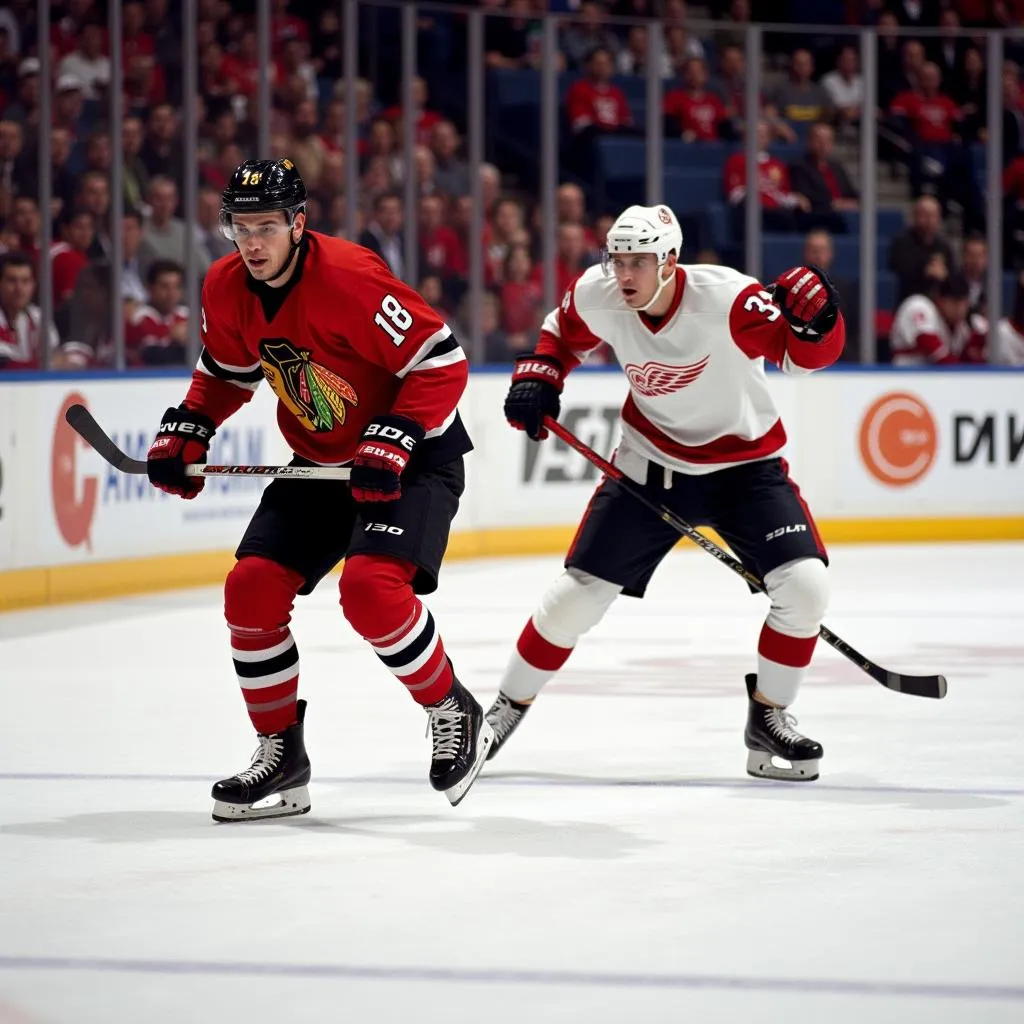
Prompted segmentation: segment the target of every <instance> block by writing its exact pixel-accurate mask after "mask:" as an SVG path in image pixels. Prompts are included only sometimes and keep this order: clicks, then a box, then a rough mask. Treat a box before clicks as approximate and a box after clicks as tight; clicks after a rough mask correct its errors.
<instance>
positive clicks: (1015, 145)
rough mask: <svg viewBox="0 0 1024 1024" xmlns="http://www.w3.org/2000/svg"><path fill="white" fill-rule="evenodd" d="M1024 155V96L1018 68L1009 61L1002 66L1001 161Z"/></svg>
mask: <svg viewBox="0 0 1024 1024" xmlns="http://www.w3.org/2000/svg"><path fill="white" fill-rule="evenodd" d="M1021 153H1024V96H1022V95H1021V85H1020V68H1018V67H1017V65H1016V64H1014V63H1012V62H1011V61H1007V62H1006V64H1005V65H1004V66H1003V159H1004V160H1010V159H1012V158H1013V157H1015V156H1018V155H1020V154H1021Z"/></svg>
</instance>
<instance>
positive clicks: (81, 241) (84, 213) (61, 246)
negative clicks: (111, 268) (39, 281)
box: [50, 209, 95, 306]
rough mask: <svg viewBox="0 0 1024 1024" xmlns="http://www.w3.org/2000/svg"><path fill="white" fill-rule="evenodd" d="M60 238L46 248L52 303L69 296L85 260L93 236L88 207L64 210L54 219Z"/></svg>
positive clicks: (64, 299) (91, 219)
mask: <svg viewBox="0 0 1024 1024" xmlns="http://www.w3.org/2000/svg"><path fill="white" fill-rule="evenodd" d="M58 226H59V231H60V239H61V240H60V241H59V242H56V243H55V244H54V245H53V247H52V248H51V249H50V260H51V264H52V275H53V304H54V306H59V305H60V304H61V303H62V302H66V301H67V300H68V299H69V298H71V295H72V293H73V292H74V290H75V285H76V284H77V283H78V277H79V275H80V274H81V272H82V269H83V268H84V267H85V265H86V264H87V263H88V262H89V248H90V246H91V245H92V242H93V238H94V236H95V228H94V225H93V217H92V214H91V213H89V212H88V210H74V209H68V210H65V211H64V212H63V213H62V214H61V216H60V220H59V221H58Z"/></svg>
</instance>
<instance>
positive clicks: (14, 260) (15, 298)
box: [0, 251, 58, 370]
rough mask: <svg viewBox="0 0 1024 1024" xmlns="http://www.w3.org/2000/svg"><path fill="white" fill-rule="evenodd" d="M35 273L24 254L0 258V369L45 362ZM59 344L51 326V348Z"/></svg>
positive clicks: (34, 366)
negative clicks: (35, 300) (34, 301)
mask: <svg viewBox="0 0 1024 1024" xmlns="http://www.w3.org/2000/svg"><path fill="white" fill-rule="evenodd" d="M35 291H36V272H35V265H34V262H33V259H32V257H31V256H30V255H29V254H28V253H25V252H18V251H15V252H8V253H5V254H4V255H2V256H0V370H32V369H35V368H36V367H38V366H40V365H41V361H42V344H41V338H42V316H41V314H40V312H39V307H38V306H36V305H33V303H32V296H33V295H34V294H35ZM57 344H58V337H57V332H56V331H55V330H54V328H53V326H52V325H51V327H50V349H51V351H52V350H53V349H55V348H56V346H57Z"/></svg>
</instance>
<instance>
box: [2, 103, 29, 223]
mask: <svg viewBox="0 0 1024 1024" xmlns="http://www.w3.org/2000/svg"><path fill="white" fill-rule="evenodd" d="M24 141H25V135H24V131H23V130H22V127H21V125H20V124H19V123H18V122H17V121H9V120H7V119H6V118H4V120H2V121H0V197H2V199H3V209H2V210H0V220H2V219H3V217H4V216H5V215H6V213H7V211H8V210H9V209H10V201H11V200H12V199H13V198H14V197H15V196H18V195H23V194H25V193H29V192H34V191H35V182H34V181H33V176H32V169H31V160H30V158H29V156H28V154H27V153H25V152H24Z"/></svg>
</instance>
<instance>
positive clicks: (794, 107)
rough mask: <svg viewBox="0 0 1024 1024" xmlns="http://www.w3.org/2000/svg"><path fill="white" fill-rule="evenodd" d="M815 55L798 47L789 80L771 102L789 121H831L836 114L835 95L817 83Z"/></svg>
mask: <svg viewBox="0 0 1024 1024" xmlns="http://www.w3.org/2000/svg"><path fill="white" fill-rule="evenodd" d="M813 74H814V58H813V57H812V56H811V52H810V50H803V49H801V50H797V51H796V52H795V53H794V54H793V60H792V63H791V65H790V69H789V81H788V82H786V83H785V84H784V85H782V86H781V87H780V88H779V89H778V90H777V91H776V93H775V95H774V97H773V98H772V105H773V106H774V107H775V108H776V109H777V110H778V112H779V114H780V115H781V116H782V117H784V118H786V120H788V121H793V122H797V123H801V124H807V123H809V122H811V121H831V120H833V118H834V116H835V104H834V103H833V102H832V97H831V96H829V94H828V93H827V92H826V91H825V89H823V88H822V87H821V86H820V85H819V84H818V83H817V82H813V81H812V80H811V76H812V75H813Z"/></svg>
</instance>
